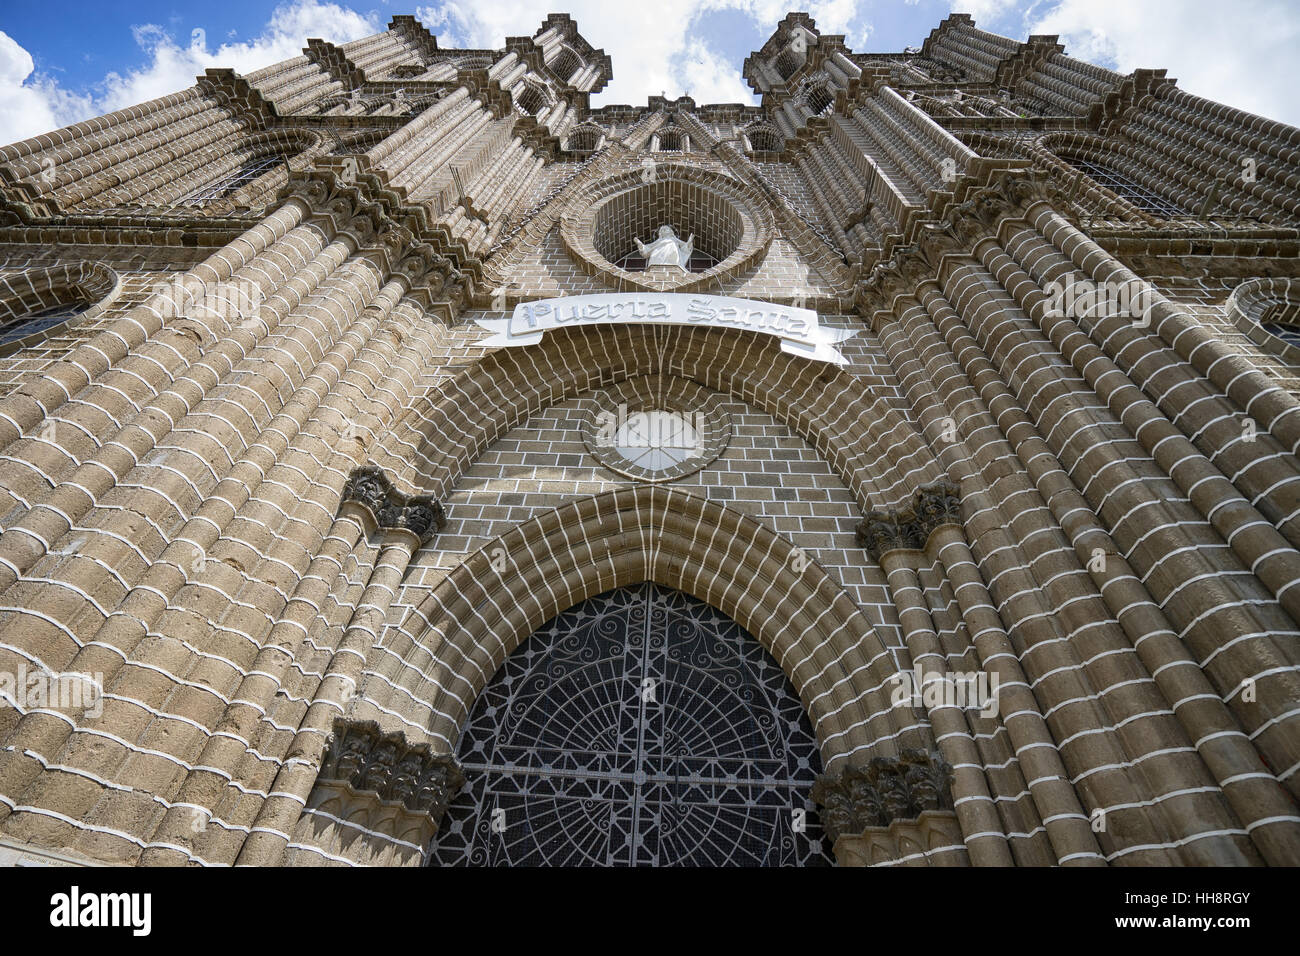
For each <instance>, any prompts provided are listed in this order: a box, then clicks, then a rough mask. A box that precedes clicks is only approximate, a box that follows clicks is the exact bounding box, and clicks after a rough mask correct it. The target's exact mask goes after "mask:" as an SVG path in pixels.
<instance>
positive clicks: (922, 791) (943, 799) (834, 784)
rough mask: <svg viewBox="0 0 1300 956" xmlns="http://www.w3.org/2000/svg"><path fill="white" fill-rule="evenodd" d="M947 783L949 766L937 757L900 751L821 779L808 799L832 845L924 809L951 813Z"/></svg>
mask: <svg viewBox="0 0 1300 956" xmlns="http://www.w3.org/2000/svg"><path fill="white" fill-rule="evenodd" d="M951 780H952V767H950V766H949V765H948V764H947V763H946V762H945V761H944V759H943V757H941V756H940V755H939V754H938V753H936V752H927V751H924V750H904V751H903V752H902V754H901V755H899V756H897V757H876V758H875V759H873V760H872V761H871V762H870V763H869V764H867V765H866V766H865V767H849V768H847V769H846V770H844V771H843V772H842V773H840V774H838V775H834V776H832V775H830V774H822V775H821V776H819V777H818V778H817V782H816V783H814V784H813V788H812V798H813V799H814V800H816V801H817V803H818V805H819V806H821V808H822V809H821V811H820V813H819V816H820V817H821V823H822V828H823V829H824V830H825V832H826V835H827V836H828V837H829V838H830V839H831V840H832V841H833V840H835V839H837V838H838V837H840V836H857V835H858V834H860V833H862V831H864V830H866V829H867V828H868V827H887V826H889V825H890V823H892V822H893V821H895V820H911V819H914V818H916V817H918V816H920V815H921V814H922V813H924V812H925V811H927V810H951V809H952V808H953V804H952V789H951Z"/></svg>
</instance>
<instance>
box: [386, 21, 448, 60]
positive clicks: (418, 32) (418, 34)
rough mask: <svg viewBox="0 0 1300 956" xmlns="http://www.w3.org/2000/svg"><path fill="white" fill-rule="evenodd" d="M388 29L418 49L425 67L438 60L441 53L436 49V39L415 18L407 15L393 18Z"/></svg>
mask: <svg viewBox="0 0 1300 956" xmlns="http://www.w3.org/2000/svg"><path fill="white" fill-rule="evenodd" d="M388 29H389V30H391V31H393V32H395V33H400V34H401V35H402V36H404V37H406V39H407V40H409V41H410V42H411V43H413V44H414V45H415V46H416V47H418V48H419V50H420V54H421V56H423V58H424V63H425V66H428V65H429V64H430V63H432V62H433V61H434V60H436V59H438V56H439V54H440V53H441V51H440V50H439V49H438V38H437V37H436V36H434V35H433V34H432V33H430V32H429V28H428V27H426V26H425V25H424V24H423V23H421V22H420V21H419V20H417V19H416V18H415V17H413V16H410V15H407V14H401V15H398V16H395V17H393V19H392V20H391V21H389V24H388Z"/></svg>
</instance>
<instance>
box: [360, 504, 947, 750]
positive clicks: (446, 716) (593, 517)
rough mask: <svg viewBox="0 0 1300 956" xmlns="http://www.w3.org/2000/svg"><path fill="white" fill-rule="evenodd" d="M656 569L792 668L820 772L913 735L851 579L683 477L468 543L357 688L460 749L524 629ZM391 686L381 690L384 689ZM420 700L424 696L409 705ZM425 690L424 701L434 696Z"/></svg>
mask: <svg viewBox="0 0 1300 956" xmlns="http://www.w3.org/2000/svg"><path fill="white" fill-rule="evenodd" d="M642 581H653V582H655V583H656V584H660V585H663V586H664V587H671V588H676V589H677V590H679V591H683V592H685V593H687V594H690V595H692V596H693V597H695V598H697V599H699V600H701V601H705V602H706V603H708V604H710V605H712V606H713V607H715V608H717V609H718V610H720V611H722V612H723V613H725V614H727V615H728V616H729V617H731V618H732V619H733V620H734V621H735V622H736V623H737V624H739V625H740V626H741V627H742V628H744V629H745V630H747V631H749V632H750V633H751V634H753V635H754V636H755V637H756V638H757V639H758V640H759V642H760V643H761V644H762V645H763V647H764V649H765V650H766V651H767V652H768V653H769V654H771V655H772V657H773V659H774V660H775V661H776V662H777V664H778V665H779V666H780V667H781V669H782V670H783V671H784V672H785V674H786V676H787V677H788V678H789V679H790V682H791V684H792V685H793V687H794V688H795V691H796V692H797V693H798V694H799V697H800V699H801V701H802V702H803V705H804V708H805V710H806V712H807V713H808V716H809V719H810V721H811V723H812V725H813V728H814V730H815V732H816V734H817V739H818V744H819V748H820V752H821V757H822V762H823V765H824V766H825V767H827V768H828V772H829V771H831V770H834V769H835V768H837V767H838V766H839V765H840V764H841V763H842V762H843V761H845V760H852V761H853V762H855V763H862V762H865V761H867V760H869V759H870V758H871V757H875V756H885V755H890V754H894V753H896V752H898V750H900V749H902V748H905V747H909V746H917V745H918V744H919V743H921V741H919V738H920V737H921V736H923V734H922V732H920V731H918V730H916V729H915V728H913V729H910V730H903V726H904V720H906V721H908V722H910V721H911V714H910V712H907V713H904V712H903V711H900V710H899V709H897V708H893V707H891V706H890V700H889V684H888V682H889V681H890V678H891V677H892V675H893V674H894V673H896V669H897V668H896V664H895V661H894V657H893V654H892V653H891V652H890V650H889V649H888V648H887V647H886V646H885V644H884V643H883V642H882V641H881V639H880V637H879V635H878V634H877V633H876V632H875V630H874V629H873V628H872V625H871V623H870V621H869V620H867V618H866V617H865V616H864V615H863V613H862V611H861V610H860V609H859V607H858V606H857V604H855V603H854V601H853V600H852V598H851V597H849V595H848V594H847V592H845V591H844V589H843V588H842V587H841V586H840V585H839V584H837V583H836V582H835V581H833V580H832V579H831V578H830V577H829V576H828V575H827V574H826V572H825V571H824V570H823V569H822V568H821V567H820V566H818V565H817V564H816V563H815V562H812V561H811V560H809V559H808V557H807V555H806V553H805V552H803V551H802V550H801V549H799V548H797V547H796V546H795V545H794V544H792V543H791V542H790V541H789V540H788V539H786V538H784V537H782V536H781V535H779V534H777V533H776V532H774V531H772V530H770V529H768V528H767V527H766V526H764V525H762V524H760V523H759V522H758V521H757V520H755V519H753V518H750V517H748V516H747V515H744V514H742V513H740V512H739V511H736V510H733V509H731V508H727V507H725V506H723V505H722V504H719V503H718V502H713V501H708V500H706V499H704V498H701V497H698V496H696V495H692V494H689V493H687V492H685V491H683V490H681V489H677V488H673V487H670V486H664V485H636V486H633V487H630V488H624V489H619V490H616V491H612V492H607V493H605V494H601V495H597V496H594V497H589V498H581V499H578V500H576V501H572V502H568V503H566V504H564V505H562V506H560V507H557V508H555V509H553V510H551V511H548V512H546V513H544V514H541V515H538V516H537V517H534V518H532V519H530V520H528V521H526V522H523V523H521V524H519V525H516V526H515V527H514V528H512V529H511V530H510V531H508V532H506V533H505V534H503V535H501V536H500V537H499V538H496V539H495V540H493V541H491V542H489V543H488V544H487V545H485V546H484V547H483V548H482V549H480V550H479V551H477V552H476V553H474V554H472V555H470V556H469V557H468V558H467V559H466V560H465V561H463V562H462V563H461V564H460V565H458V566H457V567H456V568H455V569H454V570H453V571H452V572H451V573H450V574H448V575H447V577H446V578H444V579H443V580H442V582H441V583H440V584H439V585H438V586H437V587H436V588H435V589H434V590H433V591H432V592H431V593H430V594H429V595H428V596H427V597H426V598H425V599H424V600H423V601H421V602H420V603H419V605H417V606H416V607H414V608H413V609H412V610H411V611H410V612H409V613H408V616H407V618H406V620H405V621H404V622H403V623H402V625H400V626H399V627H397V628H390V629H389V632H388V634H387V636H386V638H385V640H386V643H388V644H389V647H388V650H389V652H390V653H389V654H388V656H386V657H384V658H382V659H377V660H374V661H372V662H370V664H368V666H373V667H374V668H375V670H376V671H377V672H379V673H380V674H382V676H383V678H384V680H383V681H379V680H374V679H373V678H371V679H368V680H367V683H366V687H367V696H366V700H365V702H359V709H358V714H359V715H360V714H361V711H360V708H361V707H364V705H365V703H370V702H372V703H373V704H374V705H375V714H374V715H371V714H370V713H366V714H364V716H366V717H372V716H375V717H377V718H378V719H379V720H380V722H381V723H383V722H384V720H385V712H387V713H390V714H391V713H393V712H397V711H405V712H406V713H405V717H406V718H407V720H411V719H415V720H416V721H417V722H419V721H425V722H426V726H427V733H428V738H429V740H430V742H431V745H432V746H433V748H434V749H435V750H437V751H439V752H444V753H454V752H455V749H456V745H457V740H458V736H459V731H460V728H461V726H462V725H463V724H464V722H465V720H466V719H467V718H468V715H469V714H470V713H471V711H472V709H473V706H474V701H475V700H476V699H477V696H478V694H479V692H480V691H481V690H482V689H483V688H484V687H485V686H486V685H487V684H488V682H489V681H490V680H491V679H492V676H493V675H494V674H495V673H496V671H497V669H498V668H500V667H501V665H502V664H503V663H504V661H505V660H506V658H507V657H508V656H509V655H510V653H511V652H513V651H514V650H515V648H516V647H518V646H519V644H520V642H521V641H523V640H525V639H526V638H527V637H528V636H529V635H531V634H532V633H533V632H534V631H536V630H537V629H538V628H539V627H541V626H542V625H543V624H545V623H546V622H547V621H549V620H550V619H551V618H553V617H554V616H555V615H556V614H559V613H560V612H561V611H564V610H567V609H568V608H570V607H573V606H574V605H576V604H579V603H580V602H582V601H585V600H587V599H588V598H590V597H594V596H595V595H597V594H600V593H602V592H604V591H608V590H610V589H612V588H616V587H623V586H627V585H632V584H637V583H640V582H642ZM385 691H386V692H387V694H386V695H385V694H384V692H385ZM417 702H420V703H417ZM423 702H428V703H427V704H425V703H423Z"/></svg>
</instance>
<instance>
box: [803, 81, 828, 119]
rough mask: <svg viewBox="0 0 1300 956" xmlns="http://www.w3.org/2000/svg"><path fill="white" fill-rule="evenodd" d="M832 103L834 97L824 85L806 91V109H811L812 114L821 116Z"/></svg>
mask: <svg viewBox="0 0 1300 956" xmlns="http://www.w3.org/2000/svg"><path fill="white" fill-rule="evenodd" d="M834 105H835V97H833V96H831V94H830V93H829V92H827V90H826V87H824V86H818V87H815V88H814V89H813V90H811V91H810V92H809V93H808V109H810V110H812V114H813V116H821V115H822V114H823V113H825V112H826V111H827V110H829V109H830V108H831V107H832V106H834Z"/></svg>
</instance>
